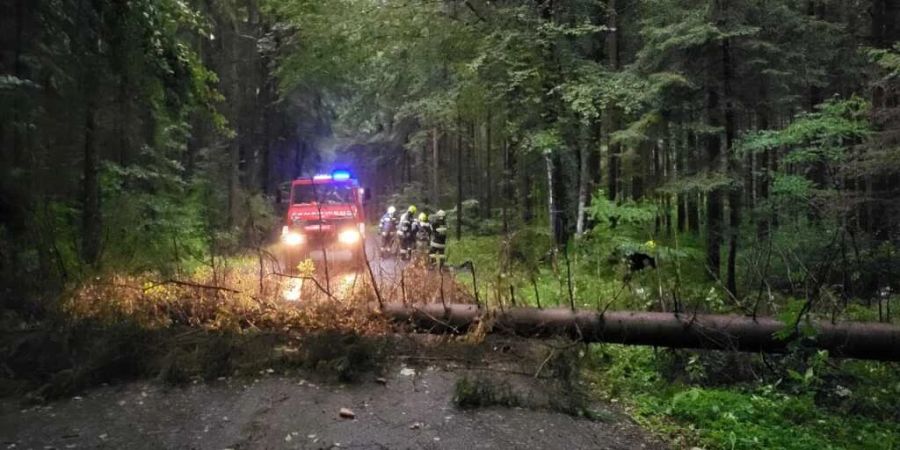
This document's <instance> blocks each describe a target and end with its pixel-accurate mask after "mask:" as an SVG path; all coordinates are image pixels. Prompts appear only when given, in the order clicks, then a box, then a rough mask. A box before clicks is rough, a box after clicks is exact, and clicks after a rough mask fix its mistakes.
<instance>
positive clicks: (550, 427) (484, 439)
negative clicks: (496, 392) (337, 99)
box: [0, 361, 665, 450]
mask: <svg viewBox="0 0 900 450" xmlns="http://www.w3.org/2000/svg"><path fill="white" fill-rule="evenodd" d="M463 372H464V369H452V368H447V367H436V366H434V365H428V364H426V365H418V366H407V365H404V364H403V363H401V362H399V361H395V362H394V363H393V364H392V365H391V366H389V367H388V368H387V369H386V370H385V372H384V374H383V375H382V376H383V377H384V378H376V375H375V374H370V375H369V376H367V377H364V378H363V379H362V380H360V381H358V382H356V383H353V384H335V383H322V382H319V381H312V382H311V381H309V380H315V378H314V377H310V378H306V377H304V376H303V374H302V373H300V374H298V373H291V374H290V375H288V374H281V373H274V372H272V373H270V372H269V371H263V372H262V373H261V374H260V375H259V376H258V377H257V378H256V379H250V378H243V377H241V378H230V377H229V378H221V379H219V380H218V381H213V382H208V383H203V382H199V383H195V384H189V385H186V386H183V387H166V386H163V385H160V384H158V383H150V382H132V383H129V384H123V385H116V386H105V387H100V388H96V389H93V390H89V391H87V392H84V393H82V394H81V396H78V397H74V398H71V399H67V400H61V401H57V402H53V403H49V404H46V405H41V406H22V405H20V404H17V403H14V402H12V401H10V400H2V401H0V448H4V449H73V448H79V449H83V448H97V449H100V448H103V449H120V448H121V449H126V448H127V449H148V450H149V449H210V450H212V449H216V450H221V449H235V450H237V449H333V448H354V449H405V448H420V449H467V450H470V449H540V450H545V449H623V450H625V449H628V450H631V449H645V448H646V449H661V448H665V446H664V445H663V444H661V443H659V442H658V441H655V440H654V439H653V438H651V437H649V436H648V435H647V434H646V432H645V431H643V430H642V429H640V428H639V427H638V426H637V425H635V424H634V423H632V422H631V421H630V420H629V419H627V418H625V417H624V416H623V415H622V414H621V413H618V412H611V411H614V410H611V409H610V410H608V411H607V412H605V413H604V416H603V419H602V420H589V419H585V418H579V417H574V416H571V415H567V414H563V413H560V412H555V411H552V410H550V409H546V408H535V409H529V408H501V407H487V408H481V409H468V410H462V409H459V408H458V407H456V406H455V405H454V403H453V401H452V398H453V396H454V393H455V388H456V383H457V381H458V380H459V379H460V377H461V376H463ZM482 373H483V372H482ZM469 376H472V375H471V373H470V375H469ZM505 377H506V376H505V375H504V379H506V378H505ZM524 378H526V379H532V380H533V377H531V376H526V377H524ZM532 382H535V381H532ZM342 408H346V409H347V410H349V411H350V412H352V415H353V417H352V418H349V417H341V410H342ZM347 415H348V416H349V415H350V414H347Z"/></svg>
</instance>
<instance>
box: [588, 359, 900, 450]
mask: <svg viewBox="0 0 900 450" xmlns="http://www.w3.org/2000/svg"><path fill="white" fill-rule="evenodd" d="M592 356H593V358H594V361H595V362H594V364H595V366H594V367H593V368H592V369H591V371H592V373H594V374H595V376H597V377H598V378H597V379H596V381H595V382H596V384H597V386H598V387H600V389H601V392H602V393H603V394H604V395H606V396H607V397H611V398H613V399H615V400H617V401H618V400H619V399H623V400H624V401H626V402H627V403H628V404H629V405H630V406H631V408H632V409H631V411H632V414H633V416H634V417H635V418H636V419H638V421H639V422H641V423H642V424H644V425H645V426H649V427H651V428H654V429H657V430H659V431H661V432H664V433H666V434H669V435H670V436H673V437H674V438H675V439H676V442H677V443H678V444H679V445H681V446H692V445H696V446H702V447H704V448H723V449H755V448H784V449H819V448H828V449H843V448H848V449H851V448H852V449H868V448H896V446H897V445H900V427H898V425H897V422H895V421H894V420H892V419H891V418H890V417H891V416H890V414H891V413H888V415H887V416H885V415H884V410H879V409H878V408H875V409H874V410H867V411H865V412H863V410H862V409H860V408H859V407H858V406H855V405H856V404H857V403H855V402H856V401H862V402H863V403H868V401H867V400H866V397H867V395H868V394H859V392H856V390H860V389H861V390H863V391H869V390H870V389H872V388H875V389H876V390H877V389H878V388H877V386H883V385H882V384H881V383H882V382H883V381H882V380H883V378H882V377H883V376H885V375H886V373H891V372H892V369H891V365H890V364H884V363H861V364H862V365H865V366H867V367H868V369H870V370H871V372H865V374H864V371H860V369H861V368H862V367H856V366H857V364H858V363H857V362H850V363H848V364H845V365H844V366H843V367H841V368H840V369H839V370H838V369H832V368H830V365H829V364H826V358H827V356H823V355H820V354H817V355H814V356H813V358H811V360H810V362H808V363H807V364H805V365H804V367H802V368H799V370H793V369H787V372H786V378H788V379H790V380H791V383H794V382H796V383H798V384H799V386H800V387H799V390H790V389H784V388H785V387H787V386H788V385H789V384H784V385H780V383H781V381H777V382H776V383H774V384H763V385H762V386H760V385H758V384H757V385H755V386H754V385H731V386H722V387H709V386H704V384H705V383H708V382H714V381H715V379H714V378H713V377H712V376H704V375H700V376H699V377H692V376H691V375H690V374H691V373H700V374H702V373H703V372H704V369H703V368H702V361H704V360H709V359H712V358H714V357H715V355H714V354H697V353H694V354H693V356H691V357H690V358H689V360H688V364H685V365H683V366H680V368H676V369H674V370H675V371H676V372H677V373H678V374H681V376H683V378H682V379H683V380H688V383H687V384H682V383H671V382H670V381H669V380H670V379H671V378H670V377H672V376H678V375H677V374H672V373H671V371H672V370H673V368H672V367H670V366H667V365H666V364H665V360H666V358H665V356H664V355H663V354H661V353H660V352H655V351H653V350H651V349H649V348H642V347H627V346H617V345H603V346H597V347H595V351H594V352H593V353H592ZM698 364H699V366H700V367H698ZM769 364H771V363H769ZM740 366H741V364H730V365H729V366H727V367H728V368H727V370H730V371H731V372H735V371H737V370H738V368H739V367H740ZM876 366H877V368H876ZM836 373H843V374H844V376H843V377H841V378H834V377H835V375H836ZM848 373H854V374H858V375H857V376H858V378H856V379H855V380H853V381H851V380H848V379H847V378H846V374H848ZM790 374H794V375H790ZM721 376H722V374H718V375H716V377H717V378H720V377H721ZM888 376H889V375H888ZM835 379H838V380H841V381H838V382H837V383H835V381H834V380H835ZM848 383H850V384H852V385H853V387H852V388H848V387H847V386H848ZM790 385H792V384H790ZM825 393H829V394H827V395H828V396H834V397H835V398H840V399H841V400H840V402H849V403H846V404H844V405H841V406H839V407H838V406H836V405H831V406H829V403H827V402H826V401H825V400H824V399H825V398H826V394H825ZM851 397H852V398H855V399H857V400H852V401H851V400H850V398H851ZM882 398H885V399H886V397H882ZM626 399H627V400H626ZM829 402H830V400H829ZM852 405H853V406H852ZM885 405H887V403H882V406H885ZM844 408H848V409H844ZM889 408H890V407H888V409H889Z"/></svg>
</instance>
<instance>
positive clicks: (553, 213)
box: [544, 150, 559, 243]
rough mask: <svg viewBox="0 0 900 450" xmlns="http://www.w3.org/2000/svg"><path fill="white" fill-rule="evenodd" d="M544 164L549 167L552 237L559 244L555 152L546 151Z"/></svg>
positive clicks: (548, 203)
mask: <svg viewBox="0 0 900 450" xmlns="http://www.w3.org/2000/svg"><path fill="white" fill-rule="evenodd" d="M544 162H545V163H546V167H547V220H548V222H549V225H550V236H552V237H553V241H554V242H557V236H558V235H559V228H558V223H557V218H556V199H555V197H556V196H555V195H554V194H555V186H554V179H553V172H554V168H553V152H551V151H550V150H545V151H544ZM557 243H558V242H557Z"/></svg>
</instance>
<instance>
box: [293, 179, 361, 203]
mask: <svg viewBox="0 0 900 450" xmlns="http://www.w3.org/2000/svg"><path fill="white" fill-rule="evenodd" d="M293 199H294V200H293V203H294V204H295V205H299V204H304V203H316V202H318V203H319V204H321V205H336V204H345V203H353V188H351V187H349V186H335V185H331V184H315V185H314V184H298V185H295V186H294V195H293Z"/></svg>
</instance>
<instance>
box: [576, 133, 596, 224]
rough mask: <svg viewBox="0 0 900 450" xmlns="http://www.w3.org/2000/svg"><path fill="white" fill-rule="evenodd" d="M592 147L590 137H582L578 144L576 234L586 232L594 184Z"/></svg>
mask: <svg viewBox="0 0 900 450" xmlns="http://www.w3.org/2000/svg"><path fill="white" fill-rule="evenodd" d="M592 149H593V146H592V145H591V140H590V139H581V145H579V146H578V217H576V218H575V234H576V235H578V236H581V234H582V233H584V228H585V218H586V216H587V207H588V200H589V199H590V195H591V193H590V191H591V188H592V185H593V183H592V181H593V180H592V179H591V159H592V158H591V153H592Z"/></svg>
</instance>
